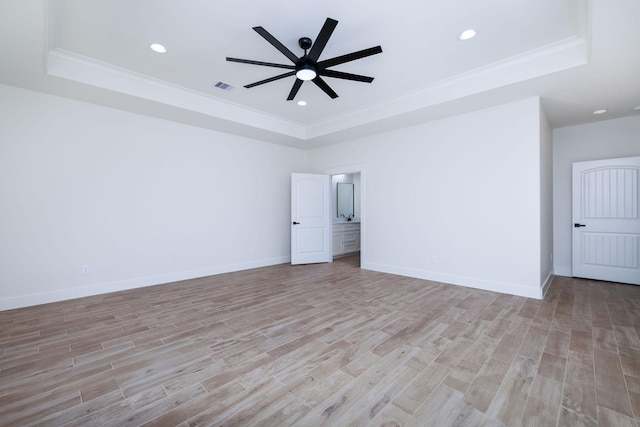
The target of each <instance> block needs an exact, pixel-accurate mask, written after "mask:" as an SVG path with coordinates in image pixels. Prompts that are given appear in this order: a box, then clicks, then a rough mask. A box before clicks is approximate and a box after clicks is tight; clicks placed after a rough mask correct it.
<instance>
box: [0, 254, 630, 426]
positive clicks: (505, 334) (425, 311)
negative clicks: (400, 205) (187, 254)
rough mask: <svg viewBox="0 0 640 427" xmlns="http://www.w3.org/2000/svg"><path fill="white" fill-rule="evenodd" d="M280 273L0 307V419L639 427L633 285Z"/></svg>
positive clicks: (350, 270)
mask: <svg viewBox="0 0 640 427" xmlns="http://www.w3.org/2000/svg"><path fill="white" fill-rule="evenodd" d="M358 265H359V258H358V257H357V256H356V257H345V258H341V259H338V260H336V261H335V262H333V263H331V264H320V265H307V266H290V265H276V266H271V267H265V268H259V269H254V270H247V271H241V272H236V273H228V274H222V275H217V276H211V277H204V278H199V279H194V280H187V281H182V282H176V283H171V284H167V285H161V286H152V287H148V288H141V289H135V290H130V291H123V292H116V293H112V294H106V295H98V296H93V297H87V298H81V299H77V300H70V301H63V302H59V303H54V304H46V305H42V306H37V307H27V308H23V309H17V310H8V311H4V312H0V425H2V426H29V425H34V426H35V425H39V426H40V425H42V426H56V427H57V426H94V425H95V426H141V425H145V426H179V427H188V426H196V425H198V426H202V425H212V426H215V425H232V426H235V425H238V426H265V427H266V426H290V425H291V426H312V425H313V426H315V425H331V426H380V427H382V426H443V425H469V426H480V425H485V426H565V425H587V426H596V425H602V426H606V425H619V426H627V425H628V426H635V427H640V336H639V333H640V287H638V286H632V285H622V284H617V283H608V282H597V281H590V280H584V279H572V278H566V277H556V278H554V280H553V283H552V284H551V287H550V289H549V292H548V295H547V296H546V297H545V299H544V300H541V301H540V300H532V299H527V298H522V297H517V296H511V295H504V294H498V293H494V292H487V291H482V290H477V289H471V288H464V287H459V286H453V285H445V284H442V283H436V282H429V281H424V280H418V279H412V278H407V277H399V276H394V275H390V274H384V273H376V272H371V271H366V270H361V269H359V267H358Z"/></svg>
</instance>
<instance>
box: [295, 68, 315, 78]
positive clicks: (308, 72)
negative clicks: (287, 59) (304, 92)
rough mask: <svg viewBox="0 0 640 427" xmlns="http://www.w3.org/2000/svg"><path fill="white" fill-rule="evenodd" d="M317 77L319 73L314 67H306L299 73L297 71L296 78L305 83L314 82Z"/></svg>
mask: <svg viewBox="0 0 640 427" xmlns="http://www.w3.org/2000/svg"><path fill="white" fill-rule="evenodd" d="M317 76H318V73H316V70H314V69H313V68H312V67H309V66H308V65H305V66H303V67H302V68H300V69H299V70H298V71H296V77H297V78H299V79H300V80H304V81H307V80H313V79H315V78H316V77H317Z"/></svg>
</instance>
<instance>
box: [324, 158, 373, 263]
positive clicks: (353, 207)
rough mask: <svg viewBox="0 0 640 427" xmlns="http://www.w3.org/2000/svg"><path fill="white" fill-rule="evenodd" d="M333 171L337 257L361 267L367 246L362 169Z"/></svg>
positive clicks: (336, 259)
mask: <svg viewBox="0 0 640 427" xmlns="http://www.w3.org/2000/svg"><path fill="white" fill-rule="evenodd" d="M329 173H330V174H331V187H332V193H333V194H332V200H333V202H332V203H333V215H332V216H333V233H332V242H333V244H332V246H333V259H334V262H335V261H340V262H349V263H351V264H355V265H357V266H360V265H361V263H360V261H361V257H362V252H363V249H364V245H363V234H364V224H363V217H364V215H363V214H364V212H363V203H362V202H363V200H362V199H363V194H364V192H363V179H362V178H363V173H362V169H361V168H360V167H352V168H345V169H340V170H332V171H330V172H329ZM346 258H349V260H347V259H346Z"/></svg>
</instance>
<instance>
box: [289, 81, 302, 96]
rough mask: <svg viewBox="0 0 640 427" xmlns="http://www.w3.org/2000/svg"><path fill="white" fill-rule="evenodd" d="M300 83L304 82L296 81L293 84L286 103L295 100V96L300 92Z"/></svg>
mask: <svg viewBox="0 0 640 427" xmlns="http://www.w3.org/2000/svg"><path fill="white" fill-rule="evenodd" d="M302 83H304V80H300V79H296V81H295V82H294V83H293V87H292V88H291V92H289V96H288V97H287V101H293V98H295V97H296V95H297V94H298V91H299V90H300V86H302Z"/></svg>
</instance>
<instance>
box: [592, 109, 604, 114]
mask: <svg viewBox="0 0 640 427" xmlns="http://www.w3.org/2000/svg"><path fill="white" fill-rule="evenodd" d="M607 111H608V110H607V109H606V108H601V109H600V110H595V111H594V112H593V113H591V114H595V115H598V114H604V113H606V112H607Z"/></svg>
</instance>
